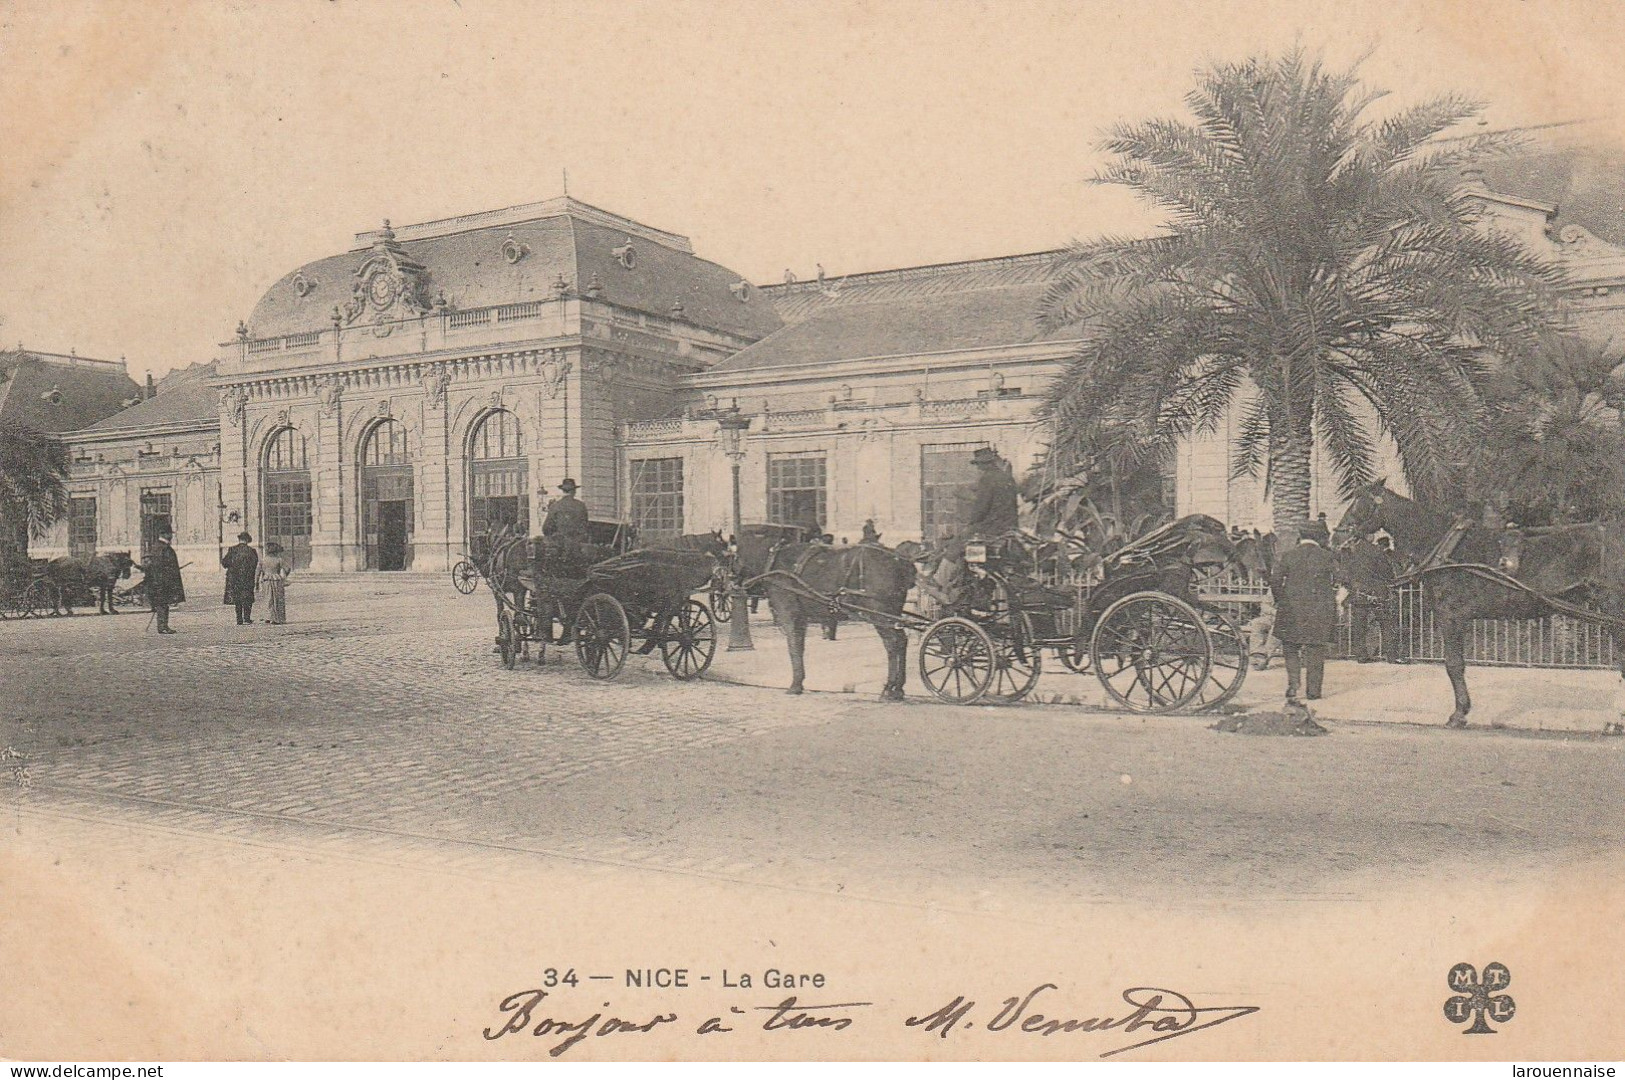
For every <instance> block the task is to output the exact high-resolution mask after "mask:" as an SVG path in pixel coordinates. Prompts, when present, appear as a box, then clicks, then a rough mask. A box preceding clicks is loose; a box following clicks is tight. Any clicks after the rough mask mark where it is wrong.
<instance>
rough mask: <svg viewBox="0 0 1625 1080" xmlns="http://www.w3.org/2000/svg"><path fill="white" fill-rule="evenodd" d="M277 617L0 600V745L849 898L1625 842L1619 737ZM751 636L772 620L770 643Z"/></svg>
mask: <svg viewBox="0 0 1625 1080" xmlns="http://www.w3.org/2000/svg"><path fill="white" fill-rule="evenodd" d="M293 604H294V607H293V613H294V615H295V618H296V622H295V623H294V624H291V625H289V626H287V627H280V628H276V627H267V626H255V627H248V628H237V627H234V626H230V625H228V623H227V621H226V617H225V616H226V610H225V609H221V608H218V607H215V606H213V605H207V604H200V605H194V606H192V607H190V608H188V609H186V613H185V614H184V615H182V616H180V617H179V618H178V619H177V622H176V625H177V626H178V627H180V629H181V631H182V633H181V634H179V635H177V636H175V637H171V638H159V637H157V636H156V635H153V634H151V633H148V632H146V631H145V618H144V617H143V616H139V615H127V616H120V617H119V618H116V619H108V618H98V617H81V618H76V619H74V620H71V621H69V620H56V621H44V622H32V621H31V622H28V623H22V624H0V680H3V682H4V687H5V697H4V708H3V711H0V724H3V728H0V747H7V746H9V747H11V748H12V749H14V750H15V751H18V752H21V753H22V754H24V755H26V757H25V759H24V760H25V763H26V766H27V771H28V777H29V780H30V783H31V787H30V790H29V791H28V792H27V793H26V796H24V797H25V798H26V799H27V800H28V801H29V803H30V804H31V805H32V806H33V807H34V808H35V809H36V810H39V811H46V810H50V809H51V808H60V809H62V810H64V811H68V810H72V811H75V812H93V813H95V814H98V815H102V816H104V817H111V818H113V819H116V820H124V821H129V822H138V821H147V822H152V823H155V824H157V825H160V826H165V827H176V828H183V829H188V830H192V831H194V832H196V833H197V834H199V835H210V834H220V835H235V836H243V837H253V836H264V835H268V834H270V833H273V832H274V833H276V834H277V835H279V836H280V837H282V838H283V839H285V840H287V842H289V843H292V844H294V845H296V846H297V845H299V844H308V845H312V846H313V848H333V847H343V846H345V845H349V844H356V845H360V846H361V847H362V848H364V849H368V850H381V849H386V848H389V847H391V846H392V845H393V846H397V847H402V848H403V850H404V848H405V847H406V846H410V845H414V844H428V845H430V846H431V848H432V849H433V850H435V851H437V852H439V854H438V855H436V856H433V857H436V858H446V859H453V860H457V859H461V860H464V861H467V860H473V861H474V862H476V863H478V862H481V861H482V860H483V861H486V862H490V861H492V860H503V859H507V860H513V859H517V860H525V859H531V860H534V859H536V858H548V857H552V858H565V859H569V860H573V861H577V862H579V863H581V864H583V865H588V864H593V863H604V864H610V865H631V866H641V867H650V868H656V869H660V870H664V871H671V872H679V873H685V874H694V875H709V876H717V877H721V878H726V879H730V880H740V881H752V882H762V883H772V884H775V885H788V886H793V887H797V888H808V889H813V890H818V891H826V892H852V893H858V894H862V895H869V896H880V897H894V898H906V899H909V900H912V901H918V900H922V899H927V898H933V897H935V898H941V899H944V900H948V899H963V898H966V897H981V898H983V899H984V900H987V899H988V898H993V899H995V900H996V898H997V897H998V896H1000V895H1001V894H1003V893H1005V892H1006V891H1011V892H1014V891H1020V892H1022V893H1031V892H1034V891H1036V892H1038V893H1050V894H1053V895H1055V896H1057V897H1064V898H1068V899H1072V900H1082V901H1087V900H1111V899H1121V898H1125V897H1139V896H1157V895H1167V894H1168V893H1170V891H1180V890H1187V889H1189V888H1190V887H1191V884H1192V883H1194V882H1199V883H1200V884H1201V890H1202V892H1203V894H1204V895H1207V896H1212V897H1218V898H1225V897H1231V898H1259V899H1271V898H1275V899H1281V898H1295V897H1354V896H1361V895H1364V894H1365V893H1367V892H1369V891H1370V890H1371V889H1372V888H1373V887H1376V886H1375V885H1374V883H1389V882H1392V881H1394V880H1395V879H1396V878H1399V879H1403V878H1407V877H1415V878H1417V879H1423V878H1429V877H1433V876H1436V875H1439V874H1452V873H1458V872H1462V871H1464V870H1465V871H1468V872H1504V871H1506V870H1507V869H1508V868H1513V867H1518V866H1526V867H1530V868H1535V867H1540V866H1545V865H1548V864H1550V863H1551V862H1552V861H1554V860H1565V859H1570V858H1575V859H1578V858H1585V857H1589V856H1592V855H1595V854H1598V853H1601V852H1617V851H1619V850H1620V849H1621V848H1622V847H1625V819H1622V817H1621V815H1620V814H1619V812H1618V811H1619V809H1620V795H1619V792H1620V791H1621V790H1622V785H1621V781H1622V780H1625V764H1622V757H1621V751H1622V746H1621V744H1620V743H1619V741H1617V740H1614V741H1609V740H1603V739H1578V738H1576V739H1555V738H1538V739H1537V738H1529V737H1520V736H1516V735H1511V734H1507V733H1498V732H1490V731H1470V732H1465V733H1462V732H1448V731H1444V730H1431V729H1410V728H1405V729H1392V728H1388V727H1384V726H1375V725H1370V726H1339V727H1338V728H1337V730H1335V731H1334V733H1333V734H1332V735H1331V736H1329V737H1326V738H1319V739H1286V738H1260V737H1245V736H1238V735H1222V734H1219V733H1217V732H1214V731H1212V730H1210V729H1208V727H1207V726H1206V722H1205V721H1203V720H1201V719H1197V718H1153V719H1144V718H1140V717H1132V716H1123V715H1115V714H1099V713H1082V712H1079V711H1077V710H1073V709H1067V708H1064V707H1050V706H1022V707H1015V708H999V707H985V708H968V709H967V708H952V707H948V706H942V705H938V704H934V703H933V704H927V703H925V702H922V701H914V702H911V703H908V704H905V705H882V704H880V703H877V702H871V701H866V700H863V699H858V698H853V697H851V696H845V695H816V694H815V695H807V696H805V697H802V698H788V697H785V696H784V695H782V694H778V693H775V692H772V691H767V690H760V689H755V688H747V687H736V686H722V685H718V684H715V683H705V682H702V683H694V684H683V683H677V682H675V681H674V680H672V679H670V678H668V677H667V676H666V675H665V673H664V670H663V669H662V668H661V667H660V666H659V664H658V663H657V662H654V661H650V660H639V659H633V660H632V661H630V662H629V664H628V670H627V671H626V672H625V674H624V675H623V676H622V678H621V679H620V680H618V681H617V682H614V683H598V682H594V681H592V680H590V679H588V678H586V677H585V676H584V675H583V673H582V672H581V671H580V670H579V669H577V668H576V667H575V666H574V664H573V663H571V664H558V663H550V664H549V665H548V666H546V667H543V668H539V669H538V668H535V667H531V668H528V669H527V668H521V669H520V670H516V671H511V672H510V671H505V670H503V669H501V668H500V667H499V665H498V664H497V662H496V658H495V657H494V656H493V655H491V653H490V651H489V650H490V628H489V626H488V622H489V605H488V603H487V602H485V601H483V600H482V599H481V598H480V597H479V596H475V597H469V598H463V597H458V596H456V595H455V594H453V593H451V591H450V590H449V589H447V588H445V587H443V586H440V585H433V586H430V585H422V584H410V585H402V586H391V585H390V584H389V583H387V582H372V581H368V582H363V583H353V584H344V585H327V586H322V585H314V584H313V585H309V586H307V588H306V589H305V591H304V592H303V593H300V592H297V591H296V592H295V594H294V598H293ZM765 644H766V647H773V646H774V645H775V644H776V642H771V641H770V642H767V643H765Z"/></svg>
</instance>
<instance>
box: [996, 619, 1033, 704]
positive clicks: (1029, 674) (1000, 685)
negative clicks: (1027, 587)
mask: <svg viewBox="0 0 1625 1080" xmlns="http://www.w3.org/2000/svg"><path fill="white" fill-rule="evenodd" d="M1010 629H1011V630H1012V631H1013V633H1012V634H1011V636H1010V637H1007V638H1006V637H1000V638H997V639H995V642H994V643H995V644H996V645H997V646H998V653H997V655H996V656H995V657H994V667H993V681H992V682H990V683H989V684H988V687H987V696H988V697H991V698H998V699H999V700H1000V701H1020V700H1021V699H1022V698H1024V697H1026V696H1027V695H1028V694H1030V693H1032V692H1033V687H1035V686H1037V685H1038V676H1039V675H1040V674H1041V673H1042V672H1043V670H1044V657H1043V656H1042V655H1041V654H1040V653H1039V651H1038V646H1037V645H1034V644H1033V639H1034V637H1036V635H1035V634H1034V633H1033V626H1032V619H1031V618H1030V617H1029V616H1028V615H1027V613H1026V612H1024V611H1022V612H1017V613H1016V617H1015V619H1014V620H1013V621H1012V623H1011V626H1010Z"/></svg>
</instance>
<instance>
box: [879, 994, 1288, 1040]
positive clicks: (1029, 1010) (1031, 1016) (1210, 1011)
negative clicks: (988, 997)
mask: <svg viewBox="0 0 1625 1080" xmlns="http://www.w3.org/2000/svg"><path fill="white" fill-rule="evenodd" d="M1058 989H1060V988H1059V987H1058V986H1056V985H1055V984H1054V983H1043V984H1041V985H1039V986H1036V987H1034V988H1033V989H1032V990H1029V991H1028V992H1027V993H1026V994H1025V995H1023V996H1021V997H1009V998H1005V999H1004V1005H1003V1006H1002V1007H1001V1008H1000V1009H999V1011H998V1012H997V1013H996V1014H994V1016H993V1019H991V1020H989V1021H988V1022H987V1024H986V1027H987V1030H989V1031H995V1032H998V1031H1012V1030H1014V1031H1019V1032H1022V1033H1024V1034H1027V1035H1040V1036H1048V1035H1063V1034H1072V1033H1074V1032H1083V1033H1086V1034H1092V1033H1096V1032H1103V1031H1121V1032H1123V1033H1125V1034H1133V1033H1135V1032H1148V1034H1147V1035H1146V1037H1145V1038H1142V1039H1140V1040H1139V1041H1138V1042H1132V1043H1129V1044H1128V1045H1126V1046H1119V1047H1117V1048H1116V1049H1115V1050H1107V1051H1106V1052H1105V1053H1103V1054H1101V1055H1100V1056H1101V1057H1103V1058H1108V1057H1115V1056H1116V1055H1118V1054H1126V1053H1127V1052H1128V1051H1130V1050H1138V1049H1140V1048H1141V1047H1142V1046H1150V1045H1151V1044H1152V1043H1159V1042H1166V1041H1168V1040H1169V1039H1177V1038H1179V1037H1180V1036H1182V1035H1193V1034H1195V1033H1196V1032H1198V1031H1205V1030H1207V1029H1208V1028H1213V1027H1218V1026H1219V1025H1220V1024H1223V1023H1228V1022H1229V1021H1231V1020H1235V1019H1238V1018H1239V1017H1243V1016H1247V1015H1249V1014H1250V1013H1255V1012H1257V1011H1258V1006H1256V1005H1205V1006H1198V1005H1197V1004H1196V1003H1195V1002H1193V1001H1192V1000H1191V999H1190V998H1188V997H1186V996H1185V995H1184V994H1181V993H1179V992H1178V991H1177V990H1161V989H1158V988H1156V987H1153V986H1134V987H1130V988H1129V989H1127V990H1124V991H1123V1001H1124V1003H1125V1004H1127V1005H1128V1006H1130V1010H1129V1011H1128V1012H1127V1013H1125V1014H1124V1015H1122V1016H1115V1017H1114V1016H1092V1017H1087V1018H1072V1019H1061V1018H1057V1017H1051V1016H1045V1015H1044V1014H1043V1013H1041V1012H1038V1011H1036V1010H1035V1009H1034V1008H1033V1004H1034V1002H1035V1001H1036V1000H1037V999H1038V996H1039V995H1040V994H1043V993H1046V992H1048V991H1050V990H1058ZM1046 1007H1047V1006H1046ZM975 1008H976V1002H975V1001H972V1000H969V999H967V998H965V997H964V996H963V995H961V996H959V997H956V998H954V999H953V1000H952V1001H950V1002H948V1003H947V1004H946V1005H943V1006H942V1007H941V1008H938V1009H935V1010H933V1011H932V1012H928V1013H924V1014H923V1015H920V1016H911V1017H909V1018H908V1019H907V1020H904V1021H903V1023H904V1025H905V1026H907V1027H918V1028H923V1029H924V1030H926V1031H934V1032H936V1033H937V1035H938V1036H940V1037H941V1038H944V1039H946V1038H947V1037H948V1034H949V1033H950V1032H952V1031H953V1030H954V1029H955V1028H972V1027H975V1026H976V1023H975V1021H973V1020H971V1019H969V1017H970V1015H971V1013H972V1011H973V1010H974V1009H975Z"/></svg>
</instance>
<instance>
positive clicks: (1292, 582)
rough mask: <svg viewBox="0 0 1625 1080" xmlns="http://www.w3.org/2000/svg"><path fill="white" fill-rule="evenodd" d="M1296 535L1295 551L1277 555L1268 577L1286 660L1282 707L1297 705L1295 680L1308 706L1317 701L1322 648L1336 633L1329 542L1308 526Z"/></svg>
mask: <svg viewBox="0 0 1625 1080" xmlns="http://www.w3.org/2000/svg"><path fill="white" fill-rule="evenodd" d="M1317 525H1318V526H1319V527H1317ZM1299 530H1300V531H1299V538H1298V543H1297V546H1296V547H1293V548H1289V549H1287V550H1286V551H1285V552H1283V553H1282V554H1281V557H1280V559H1278V560H1277V561H1276V563H1275V572H1274V573H1273V574H1271V575H1270V592H1271V593H1272V594H1273V595H1274V597H1275V636H1276V637H1277V638H1279V639H1280V641H1281V647H1282V651H1283V652H1284V653H1285V656H1286V700H1287V704H1288V705H1298V704H1301V702H1300V701H1299V700H1298V687H1299V684H1300V679H1301V681H1302V685H1303V689H1304V692H1305V695H1306V696H1307V697H1308V698H1309V699H1310V700H1311V701H1312V700H1314V699H1315V698H1318V697H1320V690H1321V681H1322V679H1323V678H1324V677H1325V673H1326V649H1327V646H1329V645H1331V643H1332V641H1333V640H1334V638H1335V637H1336V634H1337V585H1336V573H1337V569H1336V565H1335V561H1334V560H1333V558H1332V553H1331V552H1330V551H1328V550H1326V547H1325V544H1326V543H1327V541H1328V540H1329V537H1327V536H1326V528H1325V526H1324V525H1319V523H1318V522H1308V523H1306V524H1304V525H1301V526H1299Z"/></svg>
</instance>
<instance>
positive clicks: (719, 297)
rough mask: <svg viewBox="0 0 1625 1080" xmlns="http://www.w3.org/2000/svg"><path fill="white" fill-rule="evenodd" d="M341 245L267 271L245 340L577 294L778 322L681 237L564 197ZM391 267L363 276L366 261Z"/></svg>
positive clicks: (638, 306) (654, 308)
mask: <svg viewBox="0 0 1625 1080" xmlns="http://www.w3.org/2000/svg"><path fill="white" fill-rule="evenodd" d="M356 241H357V244H356V246H355V247H354V248H352V249H351V250H350V251H347V252H345V253H344V254H341V255H332V256H329V257H327V258H325V259H317V260H316V261H315V262H311V263H306V264H305V265H304V266H301V267H299V268H298V269H297V270H294V271H293V272H292V273H289V274H286V275H284V276H283V277H281V278H280V279H278V280H277V282H276V284H274V285H272V286H271V288H270V289H268V290H267V291H266V293H265V295H264V296H262V297H261V298H260V301H259V303H258V304H256V305H255V307H254V313H253V315H252V316H251V317H250V319H249V322H248V326H249V332H250V333H251V334H252V335H253V336H254V337H256V338H274V337H282V336H284V335H289V334H305V333H315V332H318V331H322V330H327V329H330V328H331V327H332V323H333V317H334V311H335V309H337V311H338V313H339V317H340V318H341V319H344V320H346V321H352V320H354V319H355V318H357V317H359V316H360V315H361V313H362V312H364V311H366V310H368V309H369V304H370V305H372V306H373V307H375V308H377V309H387V310H399V309H400V308H401V307H404V308H405V311H406V313H410V311H412V310H428V309H432V308H434V307H438V306H440V304H441V303H442V298H443V302H444V304H445V306H446V307H447V308H448V309H450V310H454V311H467V310H470V309H472V308H484V307H494V306H497V305H503V304H522V303H528V302H532V301H541V300H553V299H557V298H558V296H559V292H560V290H564V291H565V292H566V293H567V295H572V296H582V295H585V296H587V297H589V298H592V299H599V300H602V301H604V302H606V303H610V304H614V305H616V306H618V307H622V308H630V309H632V310H636V311H644V312H649V313H651V314H655V315H662V316H667V317H671V316H673V315H677V316H679V317H681V318H683V319H684V320H686V321H688V322H691V323H695V324H698V325H701V326H706V327H710V328H712V329H715V330H721V331H724V332H727V333H733V334H739V335H741V336H745V337H749V338H753V339H754V338H759V337H762V336H763V335H765V334H767V333H769V332H771V331H772V330H774V329H776V328H777V327H778V326H779V325H780V320H779V317H778V315H777V314H776V313H775V311H774V309H773V305H772V304H771V302H770V301H769V300H768V299H767V298H766V297H765V296H760V295H758V294H757V291H756V290H755V289H754V288H753V287H751V285H750V284H749V282H746V281H745V280H744V279H743V278H742V277H741V276H740V275H738V274H736V273H734V272H733V271H731V270H728V269H726V268H724V267H721V266H718V265H717V264H716V263H712V262H707V261H706V260H704V259H701V258H698V257H697V256H695V254H694V251H693V248H692V247H691V246H690V244H689V241H688V239H687V238H686V237H683V236H678V235H676V234H675V233H668V232H663V231H661V230H658V229H652V228H650V227H649V226H647V225H642V224H639V223H638V222H635V221H632V220H631V219H630V218H623V217H620V216H619V215H616V214H611V213H608V212H606V211H603V210H599V209H598V208H597V207H593V206H589V205H587V204H586V203H582V202H578V201H576V200H575V199H571V198H568V197H565V198H559V199H550V200H548V201H546V202H541V203H531V204H528V205H526V206H517V207H510V208H508V209H506V210H494V211H489V212H486V213H480V214H468V215H464V216H462V217H455V218H447V219H444V220H441V221H431V222H425V223H423V224H420V225H407V226H402V227H400V228H398V229H391V228H390V227H389V223H388V222H385V224H384V228H382V229H379V230H375V231H372V232H365V233H358V234H357V235H356ZM379 259H386V260H388V262H389V263H390V264H391V269H392V271H393V272H391V273H388V274H375V273H374V272H373V267H375V266H377V265H379V264H378V263H377V262H376V261H375V260H379Z"/></svg>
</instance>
